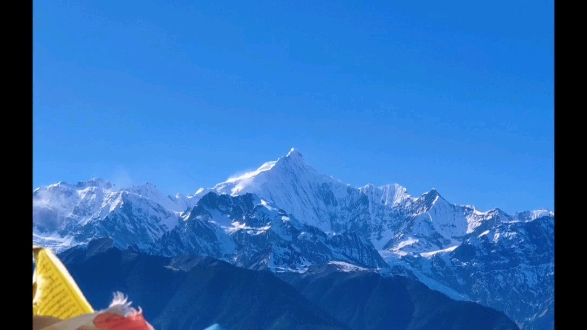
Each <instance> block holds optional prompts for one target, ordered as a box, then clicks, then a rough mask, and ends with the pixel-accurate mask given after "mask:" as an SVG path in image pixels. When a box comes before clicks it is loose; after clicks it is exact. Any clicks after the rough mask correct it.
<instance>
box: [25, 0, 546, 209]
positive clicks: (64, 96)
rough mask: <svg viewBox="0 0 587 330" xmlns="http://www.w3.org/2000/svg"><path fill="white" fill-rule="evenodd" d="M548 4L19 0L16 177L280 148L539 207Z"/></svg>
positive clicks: (173, 172)
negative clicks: (26, 137) (28, 144)
mask: <svg viewBox="0 0 587 330" xmlns="http://www.w3.org/2000/svg"><path fill="white" fill-rule="evenodd" d="M170 3H171V4H170ZM553 7H554V4H553V1H552V0H551V1H543V0H539V1H529V0H523V1H502V0H499V1H483V2H479V1H417V0H415V1H365V2H360V1H315V0H312V1H305V0H304V1H208V2H207V3H205V4H204V3H202V2H196V1H182V0H175V1H152V0H141V1H134V0H133V1H131V0H127V1H87V0H80V1H63V0H59V1H53V0H47V1H35V3H34V6H33V186H34V187H33V188H35V187H38V186H43V185H48V184H51V183H55V182H58V181H66V182H71V183H75V182H77V181H83V180H87V179H90V178H92V177H103V178H105V179H110V180H111V181H113V182H114V183H117V184H118V185H128V184H140V183H144V182H146V181H149V182H152V183H154V184H156V185H157V187H159V188H160V189H161V190H162V191H163V192H164V193H166V194H176V193H178V192H181V193H185V194H188V193H194V192H195V191H196V190H197V189H198V188H200V187H211V186H213V185H214V184H216V183H218V182H221V181H224V180H225V179H226V178H228V177H230V176H232V175H234V174H237V173H242V172H243V171H246V170H250V169H254V168H256V167H258V166H259V165H261V164H262V163H263V162H265V161H269V160H275V159H277V158H278V157H279V156H283V155H285V154H286V153H287V152H288V151H289V149H290V148H291V147H295V148H297V149H299V150H300V152H301V153H302V154H303V155H304V158H305V159H306V161H307V162H308V163H309V164H310V165H312V166H313V167H314V168H316V169H317V170H319V171H320V172H322V173H324V174H327V175H332V176H333V177H335V178H337V179H340V180H342V181H343V182H345V183H349V184H352V185H354V186H362V185H364V184H367V183H373V184H376V185H383V184H386V183H394V182H395V183H399V184H401V185H404V186H405V187H407V188H408V191H409V192H410V193H412V194H413V195H420V194H421V193H424V192H425V191H428V190H429V189H431V188H433V187H434V188H436V189H437V190H438V191H439V192H440V194H441V195H443V196H444V197H445V198H446V199H447V200H449V201H451V202H453V203H457V204H472V205H476V206H477V207H478V208H479V209H482V210H487V209H490V208H494V207H499V208H501V209H503V210H505V211H507V212H514V211H522V210H527V209H537V208H549V209H554V201H553V200H554V62H553V58H554V42H553V40H554V14H553V12H554V9H553Z"/></svg>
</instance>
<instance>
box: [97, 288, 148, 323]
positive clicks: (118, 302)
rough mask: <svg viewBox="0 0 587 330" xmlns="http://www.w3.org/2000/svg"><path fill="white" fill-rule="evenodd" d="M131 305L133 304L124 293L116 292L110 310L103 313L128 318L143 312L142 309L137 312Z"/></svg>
mask: <svg viewBox="0 0 587 330" xmlns="http://www.w3.org/2000/svg"><path fill="white" fill-rule="evenodd" d="M131 304H132V302H131V301H128V298H127V297H126V296H125V295H124V294H123V293H122V292H115V293H114V298H113V299H112V302H111V303H110V306H108V309H106V310H105V311H103V312H106V313H112V314H117V315H120V316H123V317H128V316H131V315H134V314H138V313H141V312H142V310H141V308H140V307H139V310H136V309H134V308H133V307H132V306H131Z"/></svg>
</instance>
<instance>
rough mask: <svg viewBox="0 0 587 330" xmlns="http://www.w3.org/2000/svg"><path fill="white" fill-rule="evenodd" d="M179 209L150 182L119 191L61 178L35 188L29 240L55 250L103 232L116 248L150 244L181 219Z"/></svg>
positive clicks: (100, 183)
mask: <svg viewBox="0 0 587 330" xmlns="http://www.w3.org/2000/svg"><path fill="white" fill-rule="evenodd" d="M180 210H181V207H180V205H178V204H177V203H176V202H175V200H174V199H172V198H170V197H165V196H163V195H162V194H161V193H160V192H159V191H158V190H157V188H156V187H155V186H154V185H152V184H149V183H147V184H145V185H141V186H134V187H131V188H128V189H117V188H116V187H114V185H113V184H112V183H110V182H109V181H105V180H103V179H92V180H90V181H86V182H79V183H77V184H75V185H71V184H67V183H64V182H60V183H57V184H54V185H50V186H48V187H43V188H38V189H36V190H35V191H34V192H33V244H38V245H42V246H46V247H51V248H53V249H54V250H56V252H60V251H62V250H64V249H66V248H68V247H71V246H73V245H77V244H83V243H86V242H87V241H89V240H90V239H91V238H95V237H103V236H111V237H112V238H113V239H114V242H115V244H116V246H119V247H127V246H128V245H131V244H137V245H144V244H149V243H151V242H153V241H154V240H156V239H157V238H159V237H161V236H162V235H163V233H165V232H167V231H169V230H171V229H173V228H174V227H175V226H176V225H177V224H178V223H179V221H180V217H179V215H180Z"/></svg>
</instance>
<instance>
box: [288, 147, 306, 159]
mask: <svg viewBox="0 0 587 330" xmlns="http://www.w3.org/2000/svg"><path fill="white" fill-rule="evenodd" d="M285 157H288V158H298V159H304V157H302V154H301V153H300V152H299V150H297V149H296V148H291V150H290V151H289V152H288V153H287V155H286V156H285Z"/></svg>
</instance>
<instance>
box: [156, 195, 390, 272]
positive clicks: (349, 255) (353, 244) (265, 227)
mask: <svg viewBox="0 0 587 330" xmlns="http://www.w3.org/2000/svg"><path fill="white" fill-rule="evenodd" d="M185 218H186V220H185V221H183V222H182V223H181V224H180V225H178V226H177V227H175V228H174V229H173V230H172V231H170V232H168V233H166V234H164V235H163V237H162V238H161V239H159V240H157V242H155V244H154V247H153V248H151V249H150V250H149V252H151V253H153V254H158V255H164V256H176V255H181V254H186V253H191V254H200V255H206V256H212V257H215V258H217V259H222V260H226V261H229V262H231V263H233V264H235V265H237V266H240V267H244V268H250V269H266V268H269V269H271V270H273V271H280V270H299V271H303V270H305V269H306V267H307V266H309V265H315V264H322V263H327V262H329V261H340V262H348V263H352V264H355V265H358V266H364V267H368V268H385V267H388V265H387V264H386V263H385V261H383V259H382V258H381V256H380V255H379V253H378V252H377V250H375V248H374V247H373V245H372V244H371V242H369V241H368V240H367V239H364V238H363V237H362V236H361V235H358V234H356V233H341V234H330V235H328V234H326V233H324V232H323V231H321V230H320V229H318V228H316V227H313V226H309V225H307V224H303V223H301V222H300V221H298V220H297V219H296V218H294V217H292V216H291V215H289V214H287V213H285V212H284V211H283V210H281V209H276V208H274V207H272V206H270V205H269V204H268V203H267V202H266V201H264V200H262V199H260V198H258V197H257V196H255V195H253V194H250V193H247V194H244V195H240V196H236V197H233V196H229V195H217V194H216V193H214V192H210V193H208V194H206V195H205V196H204V197H202V198H201V199H200V200H199V201H198V203H197V204H196V206H195V207H194V208H193V209H192V210H191V211H190V212H188V213H186V214H185Z"/></svg>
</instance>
